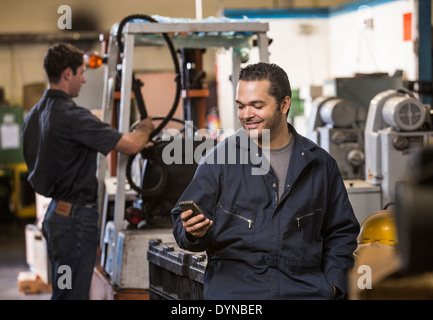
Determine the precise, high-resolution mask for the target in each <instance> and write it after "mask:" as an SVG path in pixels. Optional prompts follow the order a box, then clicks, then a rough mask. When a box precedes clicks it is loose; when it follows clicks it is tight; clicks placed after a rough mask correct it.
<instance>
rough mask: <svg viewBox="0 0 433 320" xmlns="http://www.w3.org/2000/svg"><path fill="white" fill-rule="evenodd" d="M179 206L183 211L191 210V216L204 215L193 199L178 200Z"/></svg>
mask: <svg viewBox="0 0 433 320" xmlns="http://www.w3.org/2000/svg"><path fill="white" fill-rule="evenodd" d="M179 206H180V208H181V209H182V210H183V211H187V210H192V216H191V218H192V217H195V216H198V215H199V214H202V215H204V216H206V215H205V214H204V212H203V211H202V210H201V209H200V207H199V206H198V205H197V203H195V202H194V200H189V201H181V202H179Z"/></svg>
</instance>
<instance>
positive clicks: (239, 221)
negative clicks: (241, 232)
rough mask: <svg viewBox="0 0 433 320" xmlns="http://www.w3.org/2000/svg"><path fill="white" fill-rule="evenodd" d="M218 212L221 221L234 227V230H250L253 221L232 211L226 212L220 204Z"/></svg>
mask: <svg viewBox="0 0 433 320" xmlns="http://www.w3.org/2000/svg"><path fill="white" fill-rule="evenodd" d="M218 210H219V211H220V213H221V215H220V217H221V218H222V219H221V220H223V221H225V222H226V223H228V224H230V225H232V226H234V225H236V228H241V229H251V228H252V227H253V220H252V219H251V218H249V217H248V216H246V215H245V214H241V213H239V212H237V211H235V210H232V209H229V210H227V209H226V208H225V207H224V206H223V205H222V204H218Z"/></svg>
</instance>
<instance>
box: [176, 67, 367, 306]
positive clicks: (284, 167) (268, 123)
mask: <svg viewBox="0 0 433 320" xmlns="http://www.w3.org/2000/svg"><path fill="white" fill-rule="evenodd" d="M290 102H291V89H290V82H289V79H288V77H287V74H286V72H285V71H284V70H283V69H282V68H280V67H279V66H277V65H275V64H269V63H257V64H253V65H249V66H247V67H245V68H244V69H242V70H241V72H240V74H239V83H238V88H237V97H236V103H237V105H238V117H239V120H240V122H241V123H242V126H243V129H241V130H239V131H238V132H237V133H236V134H235V135H233V136H231V137H229V138H227V139H225V140H224V141H222V142H220V143H219V144H218V145H217V146H216V147H215V148H214V149H213V150H212V151H211V152H209V153H208V154H207V155H205V157H204V158H203V159H202V161H201V163H200V164H199V166H198V168H197V171H196V173H195V176H194V178H193V180H192V181H191V183H190V185H189V186H188V187H187V189H186V190H185V191H184V193H183V194H182V196H181V198H180V199H179V202H181V201H185V200H187V201H190V200H193V201H194V202H195V203H196V204H197V206H198V207H199V208H200V209H201V210H202V212H203V214H198V215H194V214H193V210H190V209H188V208H187V210H184V209H182V207H181V206H179V204H178V205H176V206H175V207H174V208H173V210H172V216H173V222H174V227H173V234H174V236H175V238H176V241H177V243H178V245H179V246H180V247H181V248H184V249H186V250H190V251H203V250H206V252H207V256H208V264H207V267H206V272H205V277H204V293H203V296H204V299H258V300H263V299H335V298H344V297H345V295H346V271H347V270H348V269H349V268H351V267H352V265H353V262H354V261H353V251H354V250H355V249H356V246H357V242H356V236H357V235H358V232H359V224H358V222H357V220H356V218H355V216H354V214H353V210H352V207H351V205H350V202H349V199H348V195H347V191H346V188H345V186H344V183H343V179H342V177H341V174H340V171H339V169H338V166H337V163H336V161H335V160H334V159H333V158H332V157H331V156H330V155H329V154H328V153H327V152H326V151H325V150H323V149H322V148H320V147H319V146H317V145H316V144H314V143H313V142H311V141H310V140H308V139H306V138H304V137H303V136H301V135H299V134H298V133H297V132H296V130H295V128H294V127H293V126H292V125H291V124H289V123H288V122H287V115H288V112H289V109H290ZM245 137H248V138H249V139H247V141H248V143H242V141H245V139H244V138H245ZM265 140H267V141H268V142H269V143H266V144H265V143H264V141H265ZM233 146H234V148H233ZM254 146H256V147H257V146H258V148H253V147H254ZM226 150H234V152H236V157H235V158H234V159H237V160H238V161H236V162H235V163H233V162H230V161H227V162H225V163H221V162H218V161H216V159H218V154H221V153H224V152H225V151H226ZM252 150H258V152H257V153H256V151H254V152H252ZM224 155H225V157H226V159H228V157H229V156H230V155H227V153H224ZM254 157H258V158H260V157H261V159H262V161H268V162H269V163H270V167H269V168H270V169H269V170H263V171H262V172H261V174H260V171H259V174H252V172H253V171H252V168H257V167H258V166H259V164H258V163H257V162H256V161H253V160H254ZM232 158H233V157H232ZM219 159H221V157H219ZM242 159H249V160H248V161H244V162H242Z"/></svg>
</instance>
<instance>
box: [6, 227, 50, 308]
mask: <svg viewBox="0 0 433 320" xmlns="http://www.w3.org/2000/svg"><path fill="white" fill-rule="evenodd" d="M33 222H34V221H27V220H18V219H13V220H6V221H0V300H49V299H50V298H51V294H49V293H39V294H24V293H22V292H19V291H18V281H17V277H18V274H19V273H20V272H21V271H29V266H28V265H27V263H26V248H25V226H26V224H28V223H33Z"/></svg>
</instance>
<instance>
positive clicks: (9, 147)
mask: <svg viewBox="0 0 433 320" xmlns="http://www.w3.org/2000/svg"><path fill="white" fill-rule="evenodd" d="M23 121H24V112H23V109H22V108H21V107H1V108H0V164H8V163H19V162H24V157H23V142H22V139H21V129H22V126H23Z"/></svg>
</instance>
